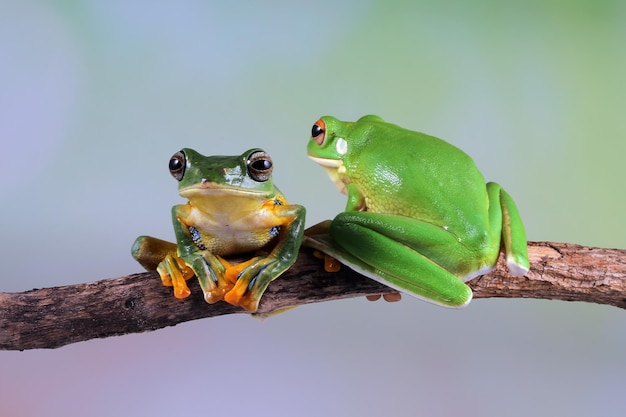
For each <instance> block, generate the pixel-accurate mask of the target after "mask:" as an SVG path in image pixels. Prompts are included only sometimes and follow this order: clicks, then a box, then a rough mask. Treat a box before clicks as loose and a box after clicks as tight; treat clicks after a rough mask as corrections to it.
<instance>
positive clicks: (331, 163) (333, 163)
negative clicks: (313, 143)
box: [309, 155, 343, 168]
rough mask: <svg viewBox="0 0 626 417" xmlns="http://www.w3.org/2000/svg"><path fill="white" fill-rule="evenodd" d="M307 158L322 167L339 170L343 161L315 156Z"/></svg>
mask: <svg viewBox="0 0 626 417" xmlns="http://www.w3.org/2000/svg"><path fill="white" fill-rule="evenodd" d="M309 158H311V159H312V160H313V161H315V162H316V163H318V164H320V165H321V166H323V167H328V168H339V167H340V166H342V165H343V161H342V160H341V159H329V158H318V157H317V156H311V155H309Z"/></svg>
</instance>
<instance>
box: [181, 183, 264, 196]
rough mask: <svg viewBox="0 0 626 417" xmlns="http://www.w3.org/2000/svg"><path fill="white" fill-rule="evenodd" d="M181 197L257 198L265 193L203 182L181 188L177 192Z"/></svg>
mask: <svg viewBox="0 0 626 417" xmlns="http://www.w3.org/2000/svg"><path fill="white" fill-rule="evenodd" d="M178 193H179V194H180V195H181V196H182V197H190V196H194V195H206V196H222V195H223V196H228V195H248V196H259V195H264V194H265V192H264V191H261V190H254V189H250V188H241V187H235V186H232V185H225V184H220V183H216V182H211V181H206V180H203V181H202V182H199V183H198V184H194V185H191V186H189V187H185V188H182V189H180V190H179V191H178Z"/></svg>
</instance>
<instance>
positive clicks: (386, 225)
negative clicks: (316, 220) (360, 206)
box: [330, 212, 472, 308]
mask: <svg viewBox="0 0 626 417" xmlns="http://www.w3.org/2000/svg"><path fill="white" fill-rule="evenodd" d="M330 234H331V236H332V237H333V240H334V243H332V242H331V244H333V245H338V246H339V248H338V249H336V250H335V251H334V252H331V253H330V254H331V256H337V257H338V258H339V259H340V260H341V262H342V263H345V264H347V265H348V266H349V267H351V268H352V269H354V270H356V271H357V272H360V273H361V274H363V275H365V276H368V277H370V278H372V279H374V280H377V281H379V282H382V283H384V284H386V285H388V286H390V287H392V288H394V289H396V290H399V291H402V292H407V293H409V294H413V295H414V296H416V297H418V298H421V299H424V300H426V301H430V302H432V303H435V304H439V305H442V306H446V307H456V308H459V307H464V306H465V305H467V304H468V303H469V302H470V301H471V299H472V291H471V289H470V288H469V287H468V286H467V285H465V284H464V283H463V281H462V280H461V279H460V278H459V277H458V276H463V275H465V273H466V272H468V271H469V270H471V269H472V265H471V262H472V252H471V251H469V250H468V249H467V248H466V247H464V246H463V245H460V244H459V242H458V241H457V238H456V237H455V236H454V235H452V234H451V233H449V232H447V231H446V230H445V229H444V228H440V227H437V226H435V225H432V224H429V223H426V222H421V221H419V220H415V219H412V218H409V217H405V216H397V215H389V214H381V213H372V212H344V213H340V214H339V215H337V217H335V219H334V220H333V222H332V224H331V228H330ZM457 275H458V276H457Z"/></svg>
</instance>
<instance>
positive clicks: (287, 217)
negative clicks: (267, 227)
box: [224, 202, 306, 312]
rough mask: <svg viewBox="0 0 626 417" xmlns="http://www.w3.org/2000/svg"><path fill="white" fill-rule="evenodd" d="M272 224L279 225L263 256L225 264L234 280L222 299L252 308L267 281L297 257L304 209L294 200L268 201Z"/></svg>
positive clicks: (258, 299)
mask: <svg viewBox="0 0 626 417" xmlns="http://www.w3.org/2000/svg"><path fill="white" fill-rule="evenodd" d="M266 204H268V205H270V204H271V205H273V207H267V209H268V210H269V211H271V212H272V216H273V217H274V223H275V226H278V227H279V232H278V236H277V243H276V245H275V246H274V248H273V249H272V250H271V252H270V253H269V254H268V255H267V256H259V257H255V258H253V259H251V260H250V261H248V262H244V263H241V264H238V265H233V266H231V267H229V268H228V270H227V275H228V276H229V277H231V276H236V280H237V283H236V284H235V287H234V288H233V289H232V290H231V291H229V292H228V293H227V294H226V295H225V297H224V300H225V301H227V302H229V303H230V304H234V305H240V306H241V307H243V308H245V309H246V310H248V311H250V312H255V311H256V310H257V308H258V304H259V301H260V300H261V297H262V295H263V293H264V292H265V290H266V289H267V286H268V285H269V283H270V282H271V281H273V280H274V279H276V278H278V276H279V275H281V274H282V273H283V272H285V271H286V270H287V269H288V268H289V267H290V266H291V265H293V263H294V262H295V261H296V259H297V257H298V251H299V249H300V244H301V243H302V236H303V233H304V221H305V216H306V210H305V208H304V207H303V206H300V205H297V204H290V205H289V204H288V205H281V204H275V202H268V203H266ZM230 279H233V278H230Z"/></svg>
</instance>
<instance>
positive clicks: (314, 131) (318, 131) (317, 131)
mask: <svg viewBox="0 0 626 417" xmlns="http://www.w3.org/2000/svg"><path fill="white" fill-rule="evenodd" d="M311 137H312V138H313V140H314V141H315V143H317V144H318V145H321V144H322V143H324V139H326V123H324V121H323V120H322V119H319V120H318V121H317V122H315V124H314V125H313V128H311Z"/></svg>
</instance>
